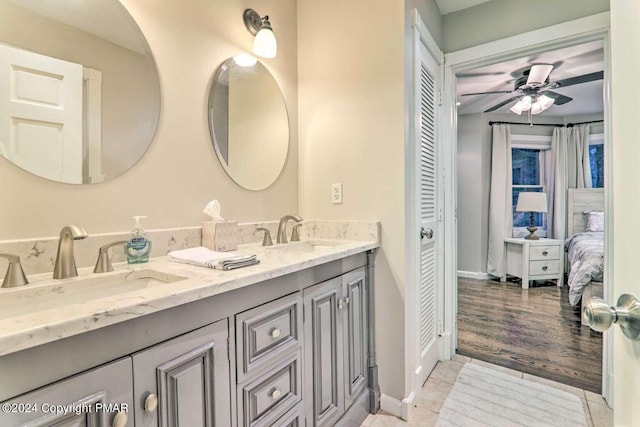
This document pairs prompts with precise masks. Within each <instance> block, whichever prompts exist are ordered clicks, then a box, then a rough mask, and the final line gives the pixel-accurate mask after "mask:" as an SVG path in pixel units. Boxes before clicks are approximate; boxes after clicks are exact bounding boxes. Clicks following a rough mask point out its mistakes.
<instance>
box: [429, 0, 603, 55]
mask: <svg viewBox="0 0 640 427" xmlns="http://www.w3.org/2000/svg"><path fill="white" fill-rule="evenodd" d="M613 1H616V0H612V3H613ZM607 10H609V0H561V1H559V0H536V1H533V2H532V1H531V0H492V1H490V2H487V3H482V4H480V5H478V6H475V7H472V8H469V9H464V10H461V11H458V12H454V13H450V14H448V15H445V16H444V26H443V36H442V37H443V40H444V45H443V49H444V51H445V52H455V51H457V50H460V49H464V48H467V47H471V46H476V45H479V44H481V43H486V42H490V41H493V40H499V39H503V38H505V37H509V36H514V35H516V34H521V33H524V32H527V31H532V30H536V29H538V28H543V27H548V26H550V25H554V24H560V23H562V22H566V21H571V20H573V19H577V18H582V17H585V16H589V15H593V14H596V13H600V12H605V11H607Z"/></svg>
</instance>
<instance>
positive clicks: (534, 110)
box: [531, 101, 544, 114]
mask: <svg viewBox="0 0 640 427" xmlns="http://www.w3.org/2000/svg"><path fill="white" fill-rule="evenodd" d="M543 111H544V108H542V104H540V103H539V102H538V101H536V102H534V103H533V104H531V114H540V113H542V112H543Z"/></svg>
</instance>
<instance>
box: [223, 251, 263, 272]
mask: <svg viewBox="0 0 640 427" xmlns="http://www.w3.org/2000/svg"><path fill="white" fill-rule="evenodd" d="M259 263H260V260H259V259H257V257H256V256H255V255H247V256H238V257H235V258H231V259H226V260H223V261H219V262H218V263H217V264H216V265H215V266H214V268H215V269H216V270H224V271H229V270H235V269H236V268H242V267H249V266H250V265H256V264H259Z"/></svg>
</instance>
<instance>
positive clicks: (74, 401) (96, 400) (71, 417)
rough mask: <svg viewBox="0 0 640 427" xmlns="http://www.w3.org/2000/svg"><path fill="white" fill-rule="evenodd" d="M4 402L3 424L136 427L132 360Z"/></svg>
mask: <svg viewBox="0 0 640 427" xmlns="http://www.w3.org/2000/svg"><path fill="white" fill-rule="evenodd" d="M1 405H2V411H0V425H1V426H2V427H13V426H24V425H29V426H32V427H41V426H56V427H62V426H64V427H71V426H78V427H79V426H87V427H103V426H104V427H107V426H111V425H114V426H116V425H117V426H118V427H125V426H127V427H133V425H134V422H133V411H132V409H133V386H132V384H131V359H130V358H129V357H127V358H125V359H122V360H119V361H116V362H113V363H110V364H108V365H105V366H102V367H100V368H96V369H93V370H91V371H88V372H85V373H82V374H78V375H76V376H73V377H71V378H69V379H66V380H62V381H59V382H57V383H54V384H52V385H49V386H46V387H43V388H40V389H38V390H36V391H33V392H31V393H27V394H24V395H22V396H20V397H18V398H15V399H12V400H8V401H6V402H3V403H2V404H1ZM116 417H117V419H116Z"/></svg>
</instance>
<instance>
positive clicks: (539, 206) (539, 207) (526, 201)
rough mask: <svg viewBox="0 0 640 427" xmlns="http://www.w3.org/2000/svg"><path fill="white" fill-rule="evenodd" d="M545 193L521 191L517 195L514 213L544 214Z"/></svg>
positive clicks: (545, 206)
mask: <svg viewBox="0 0 640 427" xmlns="http://www.w3.org/2000/svg"><path fill="white" fill-rule="evenodd" d="M546 211H547V193H536V192H529V191H522V192H520V194H518V204H517V205H516V212H546Z"/></svg>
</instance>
